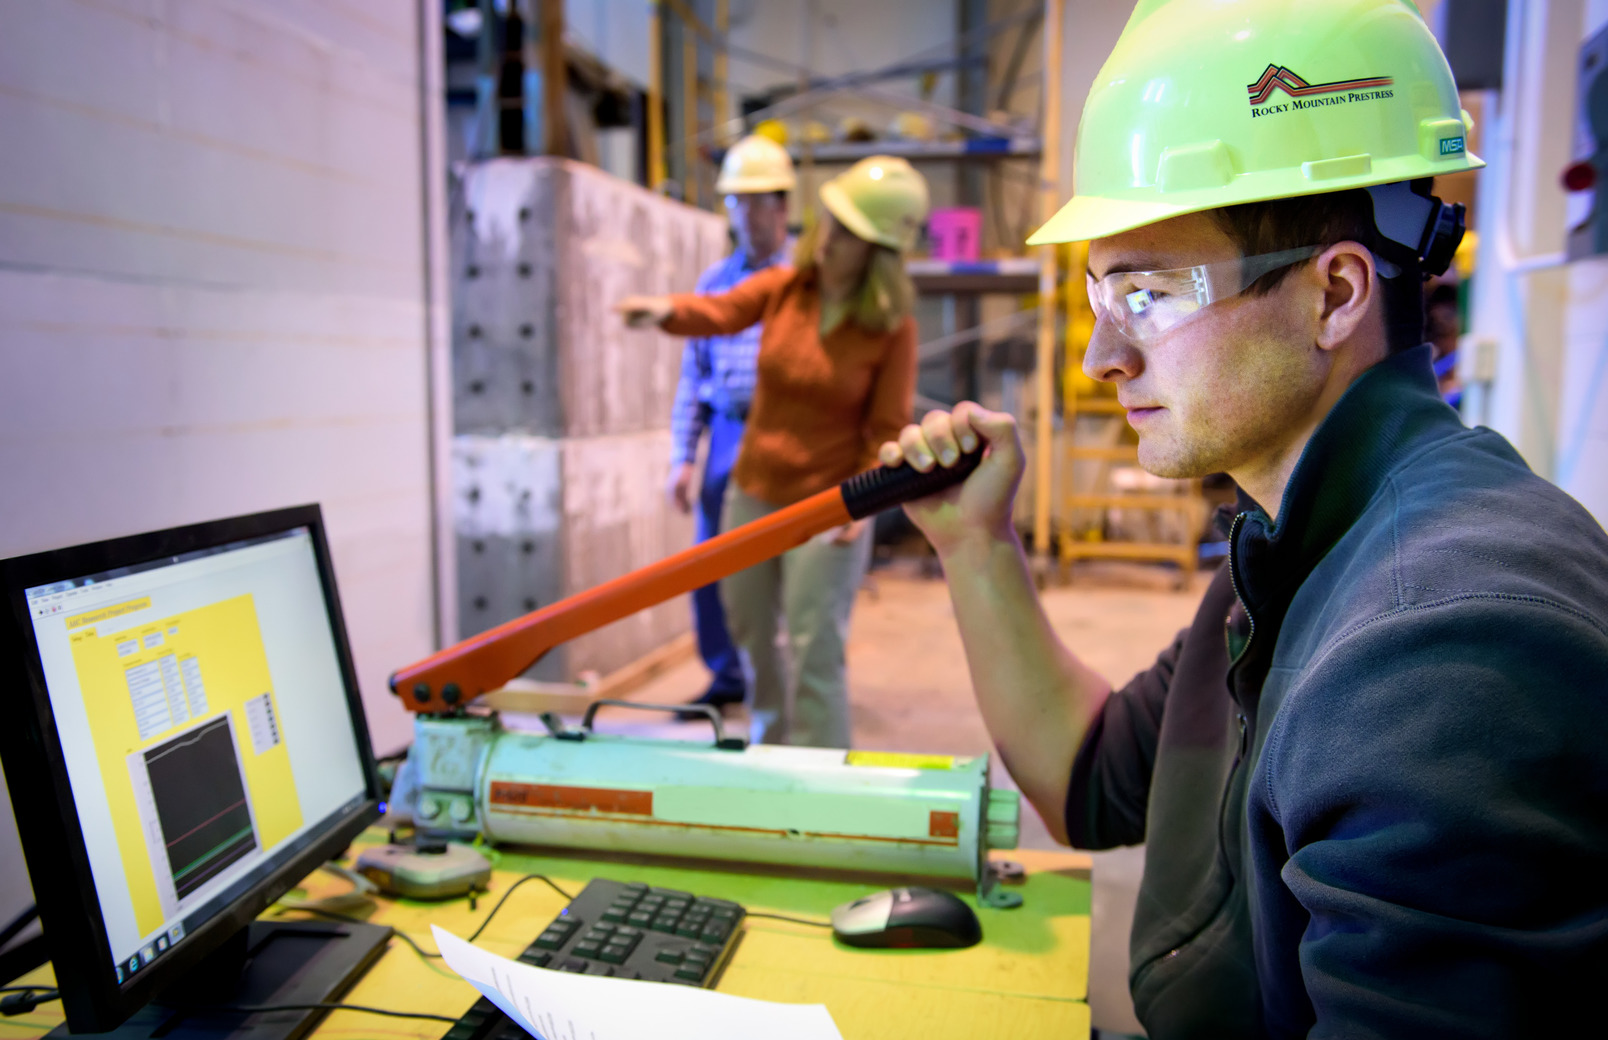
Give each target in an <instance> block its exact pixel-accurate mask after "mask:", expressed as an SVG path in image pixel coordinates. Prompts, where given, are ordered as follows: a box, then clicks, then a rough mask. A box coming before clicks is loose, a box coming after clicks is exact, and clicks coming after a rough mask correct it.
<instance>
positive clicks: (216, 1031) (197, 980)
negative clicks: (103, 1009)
mask: <svg viewBox="0 0 1608 1040" xmlns="http://www.w3.org/2000/svg"><path fill="white" fill-rule="evenodd" d="M391 934H392V931H391V929H390V927H388V926H385V925H376V924H347V923H345V922H324V921H275V922H268V921H254V922H252V924H251V925H250V926H248V927H247V928H243V929H241V930H240V931H239V932H237V933H235V935H234V937H232V938H231V939H230V940H229V941H228V942H227V943H226V944H224V946H223V947H222V948H220V949H219V950H217V951H216V952H215V953H213V954H211V955H209V956H208V958H207V960H206V961H205V962H203V963H202V964H201V965H198V966H197V967H196V969H195V970H194V971H192V972H191V973H190V974H189V975H187V976H185V977H184V978H182V979H180V980H179V981H178V982H177V983H176V984H175V985H173V986H171V987H169V988H168V989H167V990H165V991H163V993H162V994H161V995H160V996H159V997H158V998H157V999H156V1000H154V1001H152V1002H151V1003H149V1004H147V1005H146V1006H145V1007H143V1008H141V1009H140V1010H139V1011H136V1012H135V1013H134V1014H133V1016H131V1017H130V1018H129V1020H128V1021H127V1022H124V1023H123V1024H122V1025H121V1026H119V1027H117V1028H116V1029H114V1030H112V1031H111V1032H109V1033H92V1034H85V1033H69V1032H68V1031H67V1027H66V1026H65V1025H63V1026H60V1027H58V1028H57V1029H55V1030H53V1031H52V1032H51V1033H50V1034H49V1036H50V1037H51V1038H52V1040H59V1038H67V1037H82V1036H98V1037H106V1038H108V1040H148V1038H153V1037H167V1038H169V1040H298V1038H299V1037H302V1036H305V1035H307V1034H308V1033H309V1032H311V1031H312V1029H313V1027H314V1026H315V1025H317V1024H318V1021H319V1019H321V1018H323V1017H324V1015H326V1014H328V1012H327V1011H271V1012H261V1013H258V1014H244V1013H241V1012H228V1011H214V1010H209V1009H208V1007H207V1005H209V1004H211V1005H216V1004H227V1005H249V1006H253V1007H262V1006H267V1005H280V1004H324V1003H330V1002H333V1001H336V1000H338V999H339V998H340V996H341V995H342V994H343V993H345V992H346V991H347V990H348V989H350V988H351V986H352V984H353V983H354V982H356V981H357V980H358V977H359V976H361V975H362V974H363V973H364V972H365V971H367V970H368V969H369V966H370V965H372V964H373V963H374V962H375V961H376V960H378V959H379V957H380V954H382V953H384V952H385V944H386V942H387V940H389V939H390V938H391Z"/></svg>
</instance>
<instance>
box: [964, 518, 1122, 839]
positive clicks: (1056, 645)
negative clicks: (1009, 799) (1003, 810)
mask: <svg viewBox="0 0 1608 1040" xmlns="http://www.w3.org/2000/svg"><path fill="white" fill-rule="evenodd" d="M943 564H944V573H945V575H946V577H947V578H948V581H949V595H950V598H951V599H952V600H953V602H954V607H955V619H956V621H957V622H958V623H959V626H960V637H961V641H962V642H963V643H964V644H965V647H966V661H967V664H968V666H969V667H970V669H971V678H972V685H973V687H974V688H975V689H976V691H977V704H978V707H979V708H980V709H981V710H982V714H983V721H984V723H986V724H987V726H988V732H989V735H990V736H991V737H992V738H993V740H994V745H995V746H996V747H997V748H998V749H999V754H1000V758H1001V759H1002V760H1003V761H1004V763H1005V767H1006V769H1008V770H1009V771H1010V774H1011V776H1012V778H1014V779H1015V781H1016V783H1017V785H1018V786H1019V787H1021V789H1022V793H1023V794H1025V795H1026V796H1027V798H1028V800H1029V801H1031V802H1032V803H1033V805H1034V806H1035V807H1036V808H1037V809H1038V811H1039V815H1041V816H1043V817H1044V822H1045V824H1047V825H1048V827H1049V829H1050V833H1051V834H1052V835H1054V836H1055V837H1056V838H1057V839H1058V840H1060V841H1065V840H1066V786H1067V780H1068V778H1069V777H1070V776H1071V773H1072V760H1073V758H1074V757H1075V756H1076V754H1077V750H1078V745H1079V744H1080V743H1081V742H1082V740H1083V734H1084V732H1085V730H1087V728H1088V725H1089V722H1090V721H1091V720H1092V719H1093V718H1094V715H1095V713H1096V712H1097V711H1099V709H1100V706H1101V705H1102V704H1104V703H1105V698H1106V696H1107V695H1108V694H1109V693H1110V692H1111V687H1110V685H1109V684H1108V683H1107V682H1106V681H1105V680H1104V679H1103V678H1101V677H1100V675H1099V674H1097V673H1096V672H1094V671H1093V670H1091V669H1090V668H1089V667H1088V666H1087V665H1085V664H1084V663H1083V662H1081V661H1079V660H1078V659H1077V657H1076V656H1074V655H1073V653H1072V652H1071V651H1070V650H1069V649H1067V647H1066V645H1065V644H1064V643H1063V642H1061V640H1060V638H1059V637H1057V636H1056V634H1055V632H1054V630H1053V629H1052V628H1051V627H1050V621H1049V618H1048V617H1047V616H1046V615H1045V613H1044V607H1043V604H1041V603H1040V602H1039V597H1038V591H1037V590H1036V589H1035V588H1034V586H1033V579H1032V575H1031V574H1030V573H1029V571H1028V566H1027V558H1026V556H1025V555H1024V554H1023V552H1022V545H1021V542H1020V541H1019V540H1018V539H1017V538H1016V536H1015V533H1014V532H1012V533H1011V534H1009V535H1008V536H1001V537H995V538H989V539H986V540H984V539H978V540H976V541H973V542H970V543H968V544H966V545H964V546H960V547H957V548H956V549H955V550H954V551H953V552H951V553H950V554H949V555H948V556H947V557H945V559H944V560H943Z"/></svg>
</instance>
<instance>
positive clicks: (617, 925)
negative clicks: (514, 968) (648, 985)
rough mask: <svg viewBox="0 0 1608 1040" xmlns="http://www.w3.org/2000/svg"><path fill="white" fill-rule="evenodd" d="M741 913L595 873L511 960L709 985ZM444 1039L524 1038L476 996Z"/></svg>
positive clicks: (721, 902)
mask: <svg viewBox="0 0 1608 1040" xmlns="http://www.w3.org/2000/svg"><path fill="white" fill-rule="evenodd" d="M744 914H745V911H744V910H743V908H742V907H741V906H739V905H738V904H736V903H733V902H731V901H730V900H726V899H705V898H702V897H699V896H694V895H692V894H691V893H690V892H679V891H677V890H675V889H671V888H652V887H650V886H648V885H644V884H642V883H640V882H637V883H633V884H625V883H623V882H620V881H605V880H602V879H601V878H599V879H594V880H592V881H589V882H587V885H586V887H585V888H583V889H581V891H580V894H579V895H577V896H576V897H575V898H574V899H573V900H571V902H570V905H569V906H567V907H565V908H564V909H563V910H560V911H559V913H558V916H557V917H555V918H553V922H552V923H551V924H549V925H548V926H547V927H546V928H544V929H543V930H542V933H541V934H540V935H538V936H537V937H536V941H535V942H533V943H531V944H530V946H529V947H527V948H526V949H525V952H524V953H521V954H520V955H519V956H518V958H516V959H517V960H518V961H519V962H520V963H521V964H532V965H535V966H536V967H538V968H553V969H556V970H558V971H571V972H575V973H576V974H584V975H612V976H614V977H615V978H622V979H643V980H646V981H648V982H671V983H676V984H678V985H682V986H713V985H714V983H715V980H716V979H717V978H719V977H720V972H721V969H723V968H724V967H725V965H726V959H727V958H728V957H729V956H730V955H731V949H732V945H733V943H734V942H735V941H736V938H737V926H738V925H739V924H741V923H742V920H743V916H744ZM443 1040H526V1033H525V1031H524V1030H523V1029H521V1028H520V1027H519V1026H518V1025H516V1024H515V1023H514V1022H513V1020H511V1019H509V1018H508V1017H507V1016H506V1015H504V1014H503V1013H502V1011H501V1010H499V1009H498V1007H497V1005H495V1004H493V1003H492V1002H491V1001H489V1000H486V999H484V998H482V999H480V1000H478V1001H476V1002H475V1005H474V1007H472V1008H470V1009H469V1010H468V1011H466V1012H464V1014H463V1017H461V1018H459V1019H458V1021H457V1024H456V1025H454V1026H453V1027H452V1028H451V1029H449V1030H447V1034H446V1036H445V1037H444V1038H443Z"/></svg>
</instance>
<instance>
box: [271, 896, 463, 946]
mask: <svg viewBox="0 0 1608 1040" xmlns="http://www.w3.org/2000/svg"><path fill="white" fill-rule="evenodd" d="M290 909H292V910H301V911H304V912H306V913H309V914H316V915H317V916H319V917H328V918H330V919H331V920H334V921H345V922H346V923H347V924H373V923H374V922H373V921H365V920H364V919H363V918H361V917H354V916H353V915H351V914H342V913H337V912H335V911H334V910H325V909H322V908H320V907H316V906H293V907H291V908H290ZM391 931H392V933H393V934H395V935H396V937H397V938H398V939H401V940H402V941H403V942H405V943H407V944H408V945H409V946H411V947H413V950H414V952H415V953H417V954H418V955H419V956H420V957H424V958H427V959H428V958H439V957H440V956H441V955H440V954H439V953H431V952H430V951H429V950H426V949H425V948H424V947H422V946H420V945H419V944H418V943H417V942H416V941H415V940H414V938H413V936H411V935H409V934H408V933H407V932H404V931H402V930H401V929H400V928H392V929H391Z"/></svg>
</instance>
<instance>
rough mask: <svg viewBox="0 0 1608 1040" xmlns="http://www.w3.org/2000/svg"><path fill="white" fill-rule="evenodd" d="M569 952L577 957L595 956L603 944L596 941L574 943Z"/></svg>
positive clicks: (601, 949)
mask: <svg viewBox="0 0 1608 1040" xmlns="http://www.w3.org/2000/svg"><path fill="white" fill-rule="evenodd" d="M570 952H571V953H573V954H574V955H575V956H577V957H596V956H597V955H598V954H599V953H601V952H603V944H602V943H597V942H583V943H576V944H575V947H574V948H573V949H572V950H570Z"/></svg>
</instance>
